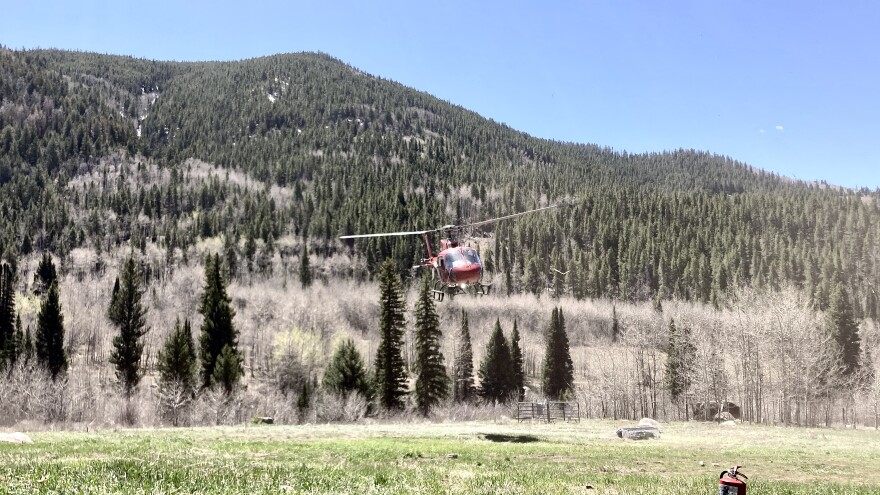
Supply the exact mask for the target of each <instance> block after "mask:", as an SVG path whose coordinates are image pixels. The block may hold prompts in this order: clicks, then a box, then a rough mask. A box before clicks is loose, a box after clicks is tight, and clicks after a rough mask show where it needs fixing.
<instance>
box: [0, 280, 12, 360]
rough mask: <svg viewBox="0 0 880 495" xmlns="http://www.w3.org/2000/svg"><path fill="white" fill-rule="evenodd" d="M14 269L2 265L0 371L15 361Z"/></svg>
mask: <svg viewBox="0 0 880 495" xmlns="http://www.w3.org/2000/svg"><path fill="white" fill-rule="evenodd" d="M14 285H15V284H14V280H13V276H12V269H11V268H10V267H9V264H7V263H3V264H0V369H3V367H4V364H5V363H6V362H10V363H11V362H14V361H15V354H16V352H15V292H14V289H15V287H14Z"/></svg>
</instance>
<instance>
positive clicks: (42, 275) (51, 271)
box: [34, 253, 58, 294]
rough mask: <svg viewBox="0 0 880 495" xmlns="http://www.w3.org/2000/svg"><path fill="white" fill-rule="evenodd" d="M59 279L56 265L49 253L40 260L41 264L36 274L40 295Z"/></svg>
mask: <svg viewBox="0 0 880 495" xmlns="http://www.w3.org/2000/svg"><path fill="white" fill-rule="evenodd" d="M57 279H58V274H57V272H56V271H55V263H53V262H52V257H51V256H49V253H43V258H42V259H40V264H39V265H37V271H36V273H35V274H34V283H35V285H36V290H37V292H39V293H40V294H43V293H45V292H46V291H47V290H49V287H50V286H51V285H52V284H53V283H54V282H55V281H56V280H57Z"/></svg>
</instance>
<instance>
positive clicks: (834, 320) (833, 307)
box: [825, 284, 861, 377]
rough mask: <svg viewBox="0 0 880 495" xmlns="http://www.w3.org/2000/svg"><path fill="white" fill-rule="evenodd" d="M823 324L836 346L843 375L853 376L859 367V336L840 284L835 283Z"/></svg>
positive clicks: (848, 303)
mask: <svg viewBox="0 0 880 495" xmlns="http://www.w3.org/2000/svg"><path fill="white" fill-rule="evenodd" d="M825 324H826V327H827V329H828V332H829V333H830V335H831V337H832V339H833V344H834V345H835V347H836V353H837V355H838V359H839V362H840V368H841V370H842V372H843V375H844V376H846V377H851V376H853V375H854V374H855V373H856V372H857V371H858V370H859V368H860V363H859V360H860V357H861V338H860V337H859V324H858V323H857V322H856V319H855V316H854V315H853V308H852V305H851V304H850V301H849V297H848V296H847V293H846V291H845V290H844V289H843V285H841V284H837V285H836V286H835V288H834V291H833V292H832V294H831V301H830V303H829V307H828V312H827V313H826V315H825Z"/></svg>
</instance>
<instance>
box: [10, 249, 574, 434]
mask: <svg viewBox="0 0 880 495" xmlns="http://www.w3.org/2000/svg"><path fill="white" fill-rule="evenodd" d="M204 270H205V282H204V286H203V288H202V295H201V296H200V304H199V308H198V312H199V314H200V315H201V316H202V317H203V322H202V324H201V329H200V331H199V333H198V340H197V341H195V340H194V339H193V330H192V325H191V323H190V320H189V319H184V320H183V322H182V323H181V321H180V319H178V320H177V322H176V324H175V327H174V329H173V331H172V332H171V333H170V334H169V335H168V337H167V338H166V339H165V341H164V343H163V344H162V347H161V349H160V351H159V353H158V357H157V363H156V370H157V372H158V373H157V375H158V376H157V389H156V394H157V396H158V398H159V401H160V404H161V406H162V408H163V410H164V411H165V413H166V414H167V417H168V418H169V419H170V420H171V421H172V422H174V424H177V421H178V419H179V418H180V417H181V414H182V413H183V412H184V411H185V409H186V407H187V405H188V404H189V403H190V402H191V401H192V400H193V399H194V398H195V395H196V394H197V393H198V392H199V391H202V390H212V389H214V390H219V391H222V393H223V394H224V395H225V396H227V397H232V396H233V395H234V394H235V393H236V391H237V387H238V385H239V382H240V380H241V378H242V377H243V365H244V359H243V356H242V354H241V352H240V350H239V345H238V331H237V330H236V327H235V322H234V318H235V310H234V309H233V308H232V307H231V305H230V302H231V301H230V298H229V296H228V294H227V292H226V284H227V283H228V282H227V279H226V275H225V273H227V270H228V267H226V266H224V265H223V262H222V261H221V258H220V256H219V255H218V254H215V255H213V256H212V255H209V256H208V257H207V258H206V260H205V264H204ZM143 280H144V278H143V273H142V271H141V268H140V264H139V263H138V262H137V261H136V259H135V257H134V256H130V257H129V258H128V259H127V261H125V263H124V266H122V267H121V268H120V274H119V276H117V277H116V280H115V283H114V286H113V290H112V295H111V298H110V301H109V303H108V306H107V312H106V318H107V319H108V320H109V321H110V322H111V323H112V324H113V326H114V327H115V329H116V332H117V333H116V335H115V336H114V337H113V339H112V343H111V347H112V350H111V353H110V356H109V359H108V364H110V365H112V367H113V369H114V370H115V375H116V383H117V385H118V388H119V391H120V393H121V395H122V396H123V397H125V398H126V399H129V398H130V397H131V396H132V395H133V394H134V393H135V392H136V390H137V388H138V386H139V383H140V381H141V379H142V378H143V376H144V374H145V369H144V366H143V362H144V361H143V358H144V355H143V351H144V343H143V337H144V336H145V335H146V334H147V332H149V330H150V329H149V328H148V327H147V326H146V320H145V315H146V312H147V308H146V305H145V303H144V301H143V299H142V297H143V294H144V285H143V284H144V282H143ZM307 280H308V277H305V278H304V279H303V281H304V283H305V282H306V281H307ZM35 282H36V283H35V286H36V290H37V291H38V292H40V293H43V298H42V303H41V306H40V311H39V314H38V317H37V329H36V337H35V339H34V341H33V342H31V337H30V335H31V334H30V328H28V329H27V330H26V331H24V332H23V331H22V329H21V318H20V317H19V316H17V313H16V310H15V305H14V301H15V283H16V281H15V279H14V276H13V271H12V270H11V268H10V266H9V265H8V264H6V263H3V264H2V265H0V350H2V352H0V370H6V371H8V372H11V370H12V368H13V367H15V366H19V368H23V369H31V370H42V371H44V372H47V373H48V374H49V376H50V377H51V379H52V380H53V381H57V380H62V379H63V378H64V376H65V374H66V372H67V369H68V362H69V356H68V353H67V349H66V348H65V347H64V335H65V325H64V317H63V314H62V308H61V305H60V303H59V289H58V281H57V272H56V268H55V264H54V262H53V260H52V257H51V256H49V255H48V254H45V255H44V256H43V257H42V259H41V261H40V264H39V266H38V268H37V270H36V272H35ZM379 291H380V308H381V316H380V318H379V321H378V328H379V344H378V348H377V351H376V356H375V359H374V361H373V362H374V363H375V366H374V369H373V370H368V369H367V368H366V366H365V364H364V359H363V358H362V356H361V354H360V353H359V352H358V350H357V348H356V346H355V345H354V343H353V342H352V341H351V340H350V339H348V340H344V341H343V342H342V343H341V344H340V345H339V346H338V348H337V349H336V350H335V352H334V354H333V356H332V357H331V359H330V361H329V364H328V365H327V366H326V368H325V369H324V371H323V379H322V380H321V382H320V385H318V384H317V383H316V382H314V381H313V380H310V377H309V376H308V375H307V374H302V373H300V374H295V375H294V376H287V377H279V379H278V386H279V387H281V388H285V389H287V390H289V391H291V392H294V393H296V394H297V397H298V398H297V401H298V406H299V407H301V408H303V409H304V408H307V407H308V406H309V400H310V399H309V398H310V396H312V395H313V394H314V393H315V392H316V390H315V389H316V387H318V386H321V387H323V389H324V390H325V391H327V392H329V393H332V394H336V395H339V396H340V397H342V398H345V397H347V396H349V395H350V394H359V395H360V396H361V397H362V398H363V399H364V400H366V401H367V402H368V403H369V404H370V405H371V409H372V410H375V411H383V412H385V413H394V412H399V411H402V410H404V409H405V408H406V407H407V398H408V397H409V396H411V397H412V403H413V409H414V410H415V411H417V412H418V413H420V414H422V415H424V416H428V415H429V414H430V413H431V411H432V410H433V409H434V408H436V407H437V406H438V405H441V404H443V403H445V402H446V401H447V400H448V399H450V398H451V399H452V400H453V402H455V403H477V402H480V401H484V402H486V403H490V404H504V403H508V402H509V401H520V400H523V399H524V398H525V391H526V384H525V382H524V371H523V353H522V349H521V343H520V337H519V333H518V330H517V325H516V322H514V327H513V331H512V333H511V335H510V344H508V340H507V339H506V338H505V335H504V333H503V331H502V329H501V324H500V322H497V321H496V324H495V330H494V332H493V334H492V337H491V339H490V341H489V345H488V347H487V349H486V354H485V356H484V357H483V358H482V360H481V361H480V364H479V368H478V371H477V372H476V373H475V372H474V358H473V352H472V350H471V343H470V331H469V328H468V320H467V314H466V313H464V312H463V313H462V318H461V327H460V333H459V337H460V339H461V341H460V342H459V345H458V347H457V349H456V353H455V356H454V358H453V362H452V366H451V373H450V372H449V371H448V370H447V365H446V360H445V357H444V356H443V354H442V352H441V340H442V330H441V326H440V321H439V317H438V314H437V311H436V308H435V306H434V299H433V295H432V293H431V284H430V279H429V278H427V277H426V278H424V279H423V281H422V284H421V288H420V290H419V293H418V300H417V301H416V303H415V309H414V320H415V321H414V327H415V332H414V333H415V349H416V355H415V360H414V362H413V363H411V365H408V364H407V363H406V361H405V360H404V358H403V354H402V353H403V338H404V334H405V332H406V329H407V325H408V324H407V317H406V313H407V304H406V301H405V294H404V287H403V284H402V282H401V280H400V277H399V275H398V273H397V270H396V267H395V265H394V263H393V261H391V260H386V261H385V262H384V263H383V267H382V270H381V272H380V281H379ZM411 377H412V378H414V386H413V387H412V389H410V388H409V385H408V383H409V381H410V378H411ZM475 378H479V385H476V384H475ZM0 379H2V377H0ZM541 390H542V393H543V395H544V396H546V397H548V398H553V399H564V398H570V397H572V393H573V391H574V381H573V365H572V360H571V356H570V354H569V345H568V339H567V336H566V332H565V323H564V317H563V315H562V311H561V310H560V309H558V308H556V309H554V310H553V312H552V318H551V323H550V325H549V327H548V329H547V349H546V358H545V364H544V373H543V381H542V382H541Z"/></svg>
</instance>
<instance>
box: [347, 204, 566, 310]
mask: <svg viewBox="0 0 880 495" xmlns="http://www.w3.org/2000/svg"><path fill="white" fill-rule="evenodd" d="M558 206H559V205H550V206H545V207H542V208H536V209H534V210H528V211H521V212H519V213H513V214H511V215H505V216H503V217H498V218H492V219H489V220H481V221H479V222H472V223H467V224H463V225H445V226H443V227H439V228H436V229H429V230H415V231H411V232H384V233H381V234H356V235H343V236H340V237H339V238H340V239H360V238H365V237H384V236H408V235H420V236H423V238H424V240H425V249H426V250H427V253H428V256H427V257H426V258H422V259H421V261H420V264H419V265H416V266H414V267H413V271H414V272H418V271H420V270H429V271H430V272H431V278H432V280H433V282H432V283H433V286H432V289H431V291H432V293H433V295H434V298H435V299H436V300H438V301H440V302H442V301H443V299H444V298H445V297H446V296H447V295H448V296H449V298H450V299H452V298H454V297H455V296H456V295H458V294H473V295H477V296H485V295H488V294H489V292H490V291H491V290H492V284H487V283H483V261H482V260H481V259H480V253H478V252H477V250H476V249H474V248H473V247H470V246H463V245H462V244H461V234H462V232H463V231H464V229H466V228H471V227H478V226H480V225H487V224H490V223H494V222H499V221H501V220H507V219H510V218H516V217H519V216H522V215H528V214H529V213H535V212H539V211H544V210H549V209H551V208H556V207H558ZM433 233H439V234H441V235H442V237H441V239H440V251H439V252H437V254H436V255H435V254H434V252H433V251H432V250H431V241H430V240H429V238H428V235H429V234H433Z"/></svg>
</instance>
